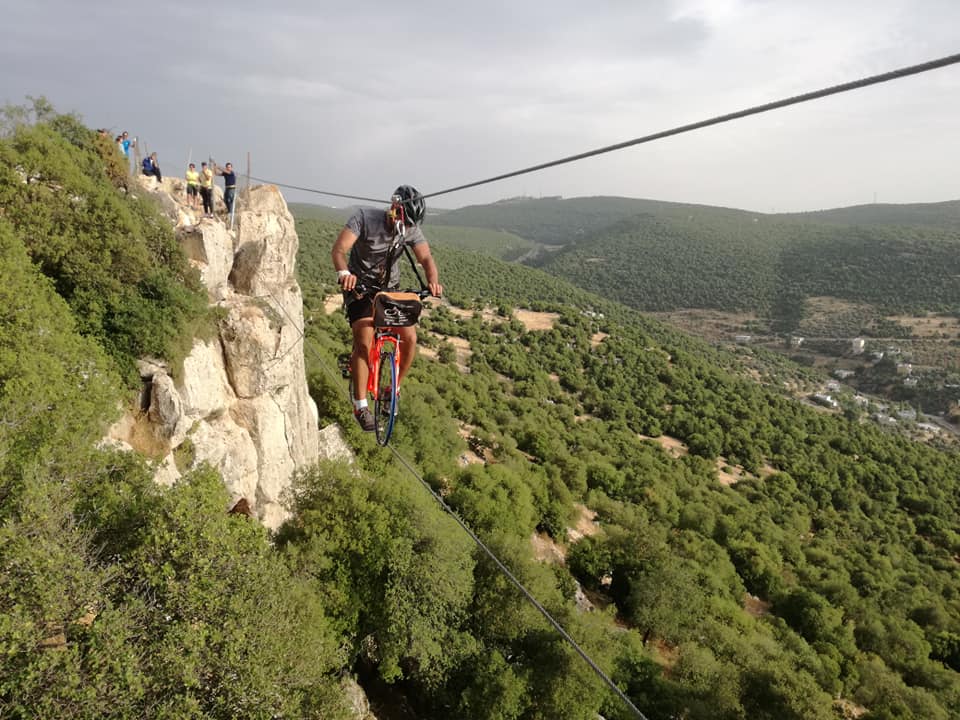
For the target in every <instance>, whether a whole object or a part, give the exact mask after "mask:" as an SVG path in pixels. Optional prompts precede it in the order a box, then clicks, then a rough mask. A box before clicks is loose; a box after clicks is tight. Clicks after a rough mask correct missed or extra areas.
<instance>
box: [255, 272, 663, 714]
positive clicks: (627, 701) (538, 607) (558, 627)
mask: <svg viewBox="0 0 960 720" xmlns="http://www.w3.org/2000/svg"><path fill="white" fill-rule="evenodd" d="M267 295H268V296H269V297H270V298H272V299H273V301H274V303H275V304H276V305H277V307H279V308H280V310H281V311H282V312H283V314H284V315H286V317H287V319H288V320H289V321H290V324H291V325H293V328H294V329H295V330H296V331H297V332H298V333H299V334H300V340H302V341H303V346H304V347H305V348H309V349H310V352H311V353H312V354H313V357H314V359H316V360H317V361H318V362H319V363H320V367H321V368H322V369H323V371H324V372H325V373H326V374H327V377H328V378H330V379H331V380H333V381H334V384H337V383H339V382H340V379H339V378H338V377H337V376H336V374H335V373H334V372H333V371H332V370H331V369H330V368H329V367H328V365H327V363H326V362H325V361H324V359H323V357H322V356H321V355H320V353H319V352H317V350H316V349H315V348H313V347H311V346H310V345H308V344H307V342H306V335H305V333H304V331H303V330H302V329H300V328H299V327H298V326H297V323H296V321H295V320H294V319H293V317H291V315H290V313H289V312H288V311H287V309H286V308H285V307H284V306H283V303H281V302H280V301H279V300H278V299H277V298H276V296H275V295H274V294H273V293H272V292H270V291H269V290H267ZM260 297H266V296H260ZM289 350H290V348H288V349H287V352H289ZM387 448H388V449H389V450H390V452H392V453H393V454H394V456H395V457H396V458H397V460H398V461H399V462H400V464H401V465H403V466H404V468H406V470H407V471H408V472H409V473H410V474H411V475H413V477H415V478H416V479H417V480H418V481H419V482H420V484H421V485H423V487H424V488H426V490H427V492H428V493H430V495H432V496H433V499H434V500H436V501H437V502H438V503H439V504H440V507H441V508H442V509H443V510H444V512H446V513H447V514H448V515H450V517H452V518H453V519H454V521H455V522H456V523H457V525H459V526H460V527H461V528H462V529H463V531H464V532H465V533H466V534H467V535H469V536H470V539H471V540H473V542H474V543H475V544H476V545H477V547H478V548H480V549H481V550H482V551H483V552H484V553H485V554H486V555H487V557H489V558H490V559H491V560H492V561H493V563H494V564H495V565H496V566H497V569H499V570H500V572H501V573H502V574H503V576H504V577H506V578H507V579H508V580H509V581H510V582H511V583H512V584H513V585H514V586H515V587H516V588H517V589H518V590H520V592H521V593H523V595H524V597H525V598H526V599H527V601H528V602H529V603H530V604H531V605H533V607H534V608H535V609H536V610H537V611H538V612H539V613H540V614H541V615H543V617H544V618H546V620H547V622H549V623H550V625H551V626H553V629H554V630H556V631H557V633H558V634H559V635H560V637H562V638H563V639H564V640H566V641H567V642H568V643H569V644H570V646H571V647H572V648H573V649H574V650H575V651H576V653H577V654H578V655H579V656H580V657H581V658H582V659H583V661H584V662H585V663H586V664H587V665H588V666H589V667H590V669H591V670H593V672H594V673H596V675H597V677H599V678H600V679H601V680H602V681H603V682H604V683H605V684H606V685H607V686H608V687H609V688H610V689H611V690H613V692H614V693H615V694H616V695H617V697H619V698H620V699H621V700H623V702H624V703H625V704H626V705H627V707H629V708H630V710H631V711H632V712H633V714H634V715H636V717H637V718H639V720H649V719H648V718H647V716H646V715H644V714H643V713H642V712H641V711H640V709H639V708H638V707H637V706H636V705H634V704H633V702H631V700H630V698H628V697H627V696H626V694H625V693H624V692H623V690H621V689H620V688H619V687H617V684H616V683H615V682H613V680H612V679H610V677H609V676H608V675H607V674H606V673H605V672H604V671H603V669H602V668H601V667H600V666H599V665H597V663H596V662H594V660H593V659H592V658H591V657H590V656H589V655H588V654H587V653H586V651H585V650H584V649H583V648H581V647H580V645H579V644H578V643H577V641H576V640H574V639H573V637H571V636H570V633H568V632H567V631H566V630H564V629H563V626H562V625H561V624H560V623H559V622H557V620H556V619H555V618H554V617H553V615H551V614H550V611H549V610H547V609H546V608H545V607H544V606H543V605H541V604H540V602H539V601H538V600H537V599H536V598H535V597H534V596H533V593H531V592H530V591H529V590H527V588H526V587H525V586H524V585H523V583H521V582H520V581H519V580H518V579H517V577H516V576H515V575H514V574H513V573H512V572H510V569H509V568H508V567H507V566H506V565H505V564H504V563H503V561H501V560H500V558H498V557H497V556H496V554H495V553H494V552H493V550H491V549H490V548H489V547H487V545H486V543H484V542H483V540H481V539H480V538H479V537H478V536H477V534H476V533H475V532H473V530H471V529H470V526H469V525H467V524H466V523H465V522H464V521H463V520H462V519H461V518H460V516H459V515H457V513H456V511H455V510H454V509H453V508H452V507H450V506H449V505H448V504H447V503H446V501H445V500H444V499H443V498H442V497H441V496H440V495H439V494H438V493H437V492H436V491H435V490H434V489H433V488H432V487H430V483H428V482H427V481H426V480H425V479H424V477H423V476H422V475H421V474H420V473H419V472H417V469H416V468H415V467H414V466H413V465H412V464H411V463H410V462H409V461H408V460H407V459H406V458H405V457H404V456H403V455H401V454H400V451H399V450H397V449H396V448H395V447H394V446H393V445H392V444H387Z"/></svg>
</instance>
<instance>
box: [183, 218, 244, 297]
mask: <svg viewBox="0 0 960 720" xmlns="http://www.w3.org/2000/svg"><path fill="white" fill-rule="evenodd" d="M177 240H178V241H179V242H180V247H181V248H183V251H184V253H186V255H187V258H188V259H189V260H190V263H191V264H192V265H193V266H194V267H196V268H197V269H198V270H199V271H200V279H201V280H202V281H203V284H204V285H205V286H206V288H207V294H208V295H209V297H210V300H211V301H213V302H217V301H219V300H222V299H224V298H225V297H227V295H228V290H229V284H228V278H229V277H230V270H231V268H232V267H233V253H234V248H233V236H232V235H231V233H230V232H229V231H228V230H227V229H226V227H224V225H223V223H221V222H217V221H215V220H210V219H203V220H200V222H199V224H191V225H185V226H182V227H180V228H179V229H178V230H177Z"/></svg>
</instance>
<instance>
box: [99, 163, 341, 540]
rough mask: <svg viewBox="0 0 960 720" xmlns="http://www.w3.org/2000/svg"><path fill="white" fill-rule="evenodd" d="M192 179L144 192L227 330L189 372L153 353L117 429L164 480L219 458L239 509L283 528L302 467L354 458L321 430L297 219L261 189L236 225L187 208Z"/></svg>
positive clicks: (198, 354) (188, 364)
mask: <svg viewBox="0 0 960 720" xmlns="http://www.w3.org/2000/svg"><path fill="white" fill-rule="evenodd" d="M182 184H183V183H182V180H180V179H179V178H168V179H164V181H163V183H157V181H156V180H155V179H153V178H146V177H144V178H141V186H142V190H144V191H147V192H149V193H151V194H153V195H155V196H157V197H158V199H160V201H161V204H162V205H163V207H164V208H165V210H166V212H167V215H168V217H170V220H171V222H172V223H173V224H174V226H175V231H176V234H177V238H178V240H179V242H180V245H181V247H182V248H183V250H184V252H185V253H186V255H187V257H188V258H189V260H190V262H191V264H192V265H194V267H196V268H197V269H198V271H199V272H200V276H201V279H202V281H203V283H204V286H205V287H206V289H207V293H208V297H209V300H210V303H211V304H212V305H216V306H218V307H219V308H220V311H219V316H220V318H221V320H220V322H219V333H218V335H217V337H214V338H208V339H196V340H195V341H194V344H193V348H192V350H191V352H190V354H189V355H188V356H187V358H186V359H185V361H184V363H183V369H182V371H181V372H176V373H172V372H171V370H170V369H169V368H168V367H167V366H166V364H165V363H163V362H162V361H159V360H156V359H144V360H142V361H141V362H140V363H139V364H138V369H139V371H140V375H141V378H143V381H144V393H143V397H142V398H141V403H140V408H141V409H140V411H139V412H136V411H133V410H131V411H130V412H129V413H128V414H127V416H126V417H124V418H123V419H122V420H121V421H119V422H118V423H117V424H116V425H115V426H114V427H113V428H111V430H110V432H109V433H108V440H109V441H115V442H120V443H125V444H126V445H129V446H131V447H133V448H134V449H136V450H141V451H143V452H145V453H147V454H150V455H152V456H153V457H157V458H158V463H157V469H156V476H155V479H156V480H157V482H159V483H162V484H168V485H169V484H172V483H173V482H176V480H177V479H178V478H179V477H180V475H181V474H182V473H183V472H185V471H186V470H188V469H189V468H191V467H195V466H197V465H198V464H200V463H209V464H210V465H212V466H213V467H215V468H216V469H217V470H219V472H220V473H221V474H222V476H223V479H224V483H225V485H226V487H227V490H228V491H229V493H230V505H229V507H233V506H234V505H235V504H236V503H237V502H239V501H240V500H241V499H243V500H245V501H246V503H247V505H248V506H249V508H250V510H251V511H252V512H253V513H254V514H255V515H256V517H257V518H258V519H259V520H260V521H261V522H263V523H264V524H265V525H267V526H268V527H271V528H276V527H278V526H279V525H280V524H281V523H282V522H283V520H284V519H285V518H286V511H285V509H284V505H283V501H284V493H285V491H286V489H287V488H288V487H289V485H290V479H291V476H292V475H293V473H295V472H296V471H297V470H298V469H300V468H303V467H306V466H308V465H310V464H313V463H315V462H316V461H317V460H318V459H324V458H330V459H337V460H347V461H350V460H352V457H353V456H352V452H351V451H350V449H349V447H348V446H347V445H346V443H345V442H344V441H343V437H342V435H341V433H340V430H339V428H337V427H336V426H332V427H328V428H324V430H323V431H320V430H318V427H317V418H318V413H317V408H316V405H315V404H314V402H313V400H312V399H311V397H310V395H309V392H308V390H307V379H306V370H305V366H304V355H303V337H302V328H303V298H302V295H301V292H300V286H299V284H298V283H297V280H296V276H295V274H294V271H295V267H296V256H297V248H298V244H299V241H298V239H297V234H296V230H295V227H294V221H293V217H292V216H291V215H290V212H289V210H288V209H287V205H286V202H285V201H284V199H283V196H282V195H281V194H280V192H279V191H278V190H277V188H275V187H273V186H261V187H255V188H252V189H251V190H250V192H249V193H248V194H246V195H245V197H243V198H242V199H241V200H240V202H239V205H238V211H237V214H236V219H235V220H236V223H235V229H234V230H229V229H228V228H227V227H226V226H225V225H224V223H223V222H222V221H221V220H219V219H216V218H202V217H199V216H198V213H197V212H196V211H194V210H193V209H192V208H189V207H187V206H186V205H185V204H184V193H183V188H182ZM145 424H146V425H147V426H148V427H149V432H145V431H144V425H145ZM145 438H146V440H145ZM321 438H322V443H321Z"/></svg>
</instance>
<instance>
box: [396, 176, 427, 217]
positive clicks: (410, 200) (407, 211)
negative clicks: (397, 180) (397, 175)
mask: <svg viewBox="0 0 960 720" xmlns="http://www.w3.org/2000/svg"><path fill="white" fill-rule="evenodd" d="M393 199H394V201H395V202H399V203H400V204H401V205H403V214H404V215H405V216H406V218H407V223H414V224H416V225H419V224H421V223H422V222H423V219H424V218H425V217H426V216H427V201H426V200H424V199H423V195H421V194H420V193H419V192H417V189H416V188H415V187H413V186H411V185H401V186H400V187H398V188H397V189H396V190H394V191H393Z"/></svg>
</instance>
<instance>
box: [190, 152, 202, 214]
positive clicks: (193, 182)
mask: <svg viewBox="0 0 960 720" xmlns="http://www.w3.org/2000/svg"><path fill="white" fill-rule="evenodd" d="M187 202H189V203H190V207H192V208H193V209H194V210H198V209H199V208H200V173H198V172H197V166H196V165H194V164H193V163H190V167H188V168H187Z"/></svg>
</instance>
